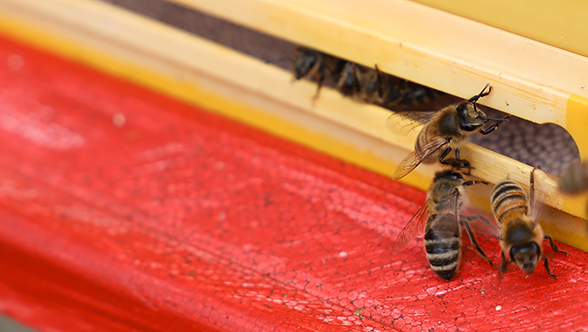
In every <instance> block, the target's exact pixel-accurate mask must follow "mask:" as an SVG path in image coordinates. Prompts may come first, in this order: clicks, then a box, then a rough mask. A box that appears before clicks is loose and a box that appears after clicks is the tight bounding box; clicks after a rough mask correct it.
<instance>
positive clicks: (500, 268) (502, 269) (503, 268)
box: [498, 251, 510, 274]
mask: <svg viewBox="0 0 588 332" xmlns="http://www.w3.org/2000/svg"><path fill="white" fill-rule="evenodd" d="M500 257H501V258H502V264H501V265H500V267H499V268H498V271H500V274H503V273H505V272H506V267H507V266H508V263H510V262H509V261H508V260H507V259H506V256H504V251H503V252H501V253H500Z"/></svg>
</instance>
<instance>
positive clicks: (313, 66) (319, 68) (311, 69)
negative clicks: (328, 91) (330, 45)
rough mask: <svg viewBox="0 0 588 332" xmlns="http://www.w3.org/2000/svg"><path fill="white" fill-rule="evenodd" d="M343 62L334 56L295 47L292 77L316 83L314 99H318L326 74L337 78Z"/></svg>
mask: <svg viewBox="0 0 588 332" xmlns="http://www.w3.org/2000/svg"><path fill="white" fill-rule="evenodd" d="M343 63H344V61H343V60H341V59H338V58H336V57H334V56H331V55H328V54H325V53H322V52H319V51H317V50H313V49H310V48H306V47H297V48H296V52H295V53H294V77H295V78H296V80H299V79H301V78H308V79H311V80H315V81H317V84H318V86H317V90H316V94H315V96H314V99H316V98H318V95H319V92H320V90H321V87H322V86H323V83H324V80H325V78H326V76H327V74H328V73H330V74H333V76H338V75H339V72H340V71H341V69H342V66H343Z"/></svg>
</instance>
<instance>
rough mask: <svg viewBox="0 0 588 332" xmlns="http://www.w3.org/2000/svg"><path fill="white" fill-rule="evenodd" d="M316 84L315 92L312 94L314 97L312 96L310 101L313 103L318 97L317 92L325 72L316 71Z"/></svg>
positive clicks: (321, 84) (319, 89) (319, 90)
mask: <svg viewBox="0 0 588 332" xmlns="http://www.w3.org/2000/svg"><path fill="white" fill-rule="evenodd" d="M316 77H317V79H316V80H317V86H316V93H315V94H314V97H312V103H313V104H314V103H315V102H316V100H317V99H318V97H319V94H320V92H321V88H322V87H323V81H324V80H325V73H324V72H322V71H321V72H319V73H317V76H316Z"/></svg>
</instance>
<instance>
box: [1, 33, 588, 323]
mask: <svg viewBox="0 0 588 332" xmlns="http://www.w3.org/2000/svg"><path fill="white" fill-rule="evenodd" d="M19 57H20V58H19ZM19 59H20V60H22V61H20V60H19ZM310 97H311V96H309V98H310ZM117 112H120V113H123V114H124V115H125V117H126V120H127V122H126V124H125V125H124V126H123V127H116V126H114V125H113V121H112V118H113V115H114V114H115V113H117ZM0 142H2V158H0V220H1V222H0V255H1V257H2V259H1V260H0V271H2V272H1V273H0V311H1V312H3V313H5V314H8V315H10V316H12V317H14V318H16V319H18V320H20V321H22V322H24V323H25V324H27V325H30V326H32V327H34V328H37V329H39V330H41V331H97V330H102V331H131V330H132V331H389V330H402V331H409V330H411V331H424V330H427V331H428V330H431V331H432V330H439V331H441V330H443V331H445V330H448V331H456V330H464V331H472V330H480V331H489V330H496V329H499V328H501V329H502V330H504V331H527V330H541V331H550V330H559V329H565V330H579V329H583V328H585V327H587V326H588V301H587V300H588V295H587V293H586V291H587V289H588V276H587V272H586V266H587V265H588V255H586V253H584V252H581V251H578V250H575V249H573V248H569V247H567V246H565V245H563V246H562V247H563V249H564V250H567V251H568V252H570V256H569V257H564V256H561V255H555V256H553V260H552V263H551V267H552V271H553V272H554V273H555V274H557V275H559V280H552V279H549V278H548V277H547V275H546V273H545V271H544V270H543V269H541V268H540V269H538V270H537V272H536V273H535V274H534V275H532V276H530V277H526V276H524V275H523V274H522V273H521V272H520V271H517V270H516V269H515V268H514V267H513V266H510V271H509V273H507V274H506V275H505V277H504V278H503V279H502V281H500V280H498V278H497V274H496V272H495V271H493V270H491V269H490V268H489V266H488V265H487V263H486V262H484V261H482V259H480V258H479V257H478V256H477V255H476V254H475V253H474V252H473V251H472V249H471V246H469V243H468V242H467V239H466V240H464V241H466V244H467V246H466V248H465V255H464V256H465V259H464V263H463V264H462V268H461V273H460V274H459V275H458V277H457V278H456V279H454V280H453V281H451V282H444V281H442V280H440V279H439V278H438V277H437V276H436V275H435V274H434V273H433V271H431V269H430V268H429V267H428V264H427V262H426V259H425V255H424V252H423V249H422V242H420V241H414V242H413V243H411V244H410V245H409V247H408V249H407V250H405V251H404V252H402V253H401V254H400V255H398V256H392V255H391V244H392V243H393V241H394V238H395V236H396V235H397V234H398V232H399V231H400V230H401V228H402V227H403V225H404V223H405V222H406V221H408V220H409V219H410V217H411V216H412V214H413V213H414V212H415V211H416V210H417V209H418V207H419V206H420V204H421V203H422V202H423V200H424V193H423V192H420V191H417V190H416V189H413V188H410V187H407V186H405V185H402V184H399V183H396V182H394V181H391V180H389V179H387V178H385V177H382V176H379V175H377V174H374V173H371V172H368V171H365V170H363V169H360V168H358V167H355V166H352V165H349V164H346V163H343V162H341V161H339V160H336V159H333V158H330V157H327V156H325V155H322V154H319V153H317V152H313V151H311V150H309V149H306V148H303V147H300V146H297V145H294V144H292V143H289V142H286V141H284V140H282V139H279V138H276V137H272V136H270V135H268V134H265V133H262V132H260V131H257V130H255V129H252V128H249V127H246V126H243V125H241V124H238V123H235V122H232V121H230V120H227V119H224V118H221V117H219V116H217V115H214V114H210V113H207V112H204V111H202V110H199V109H197V108H195V107H193V106H189V105H186V104H183V103H180V102H178V101H175V100H171V99H169V98H167V97H165V96H161V95H159V94H157V93H154V92H152V91H148V90H146V89H143V88H141V87H137V86H135V85H132V84H129V83H127V82H124V81H121V80H119V79H116V78H112V77H109V76H106V75H104V74H102V73H98V72H95V71H93V70H91V69H88V68H86V67H84V66H81V65H78V64H75V63H71V62H69V61H65V60H63V59H60V58H57V57H54V56H52V55H49V54H47V53H43V52H39V51H37V50H34V49H30V48H28V47H25V46H22V45H20V44H16V43H14V42H12V41H9V40H7V39H3V38H0ZM481 244H482V246H484V247H485V248H486V251H487V252H488V253H489V254H490V256H491V258H493V259H494V260H495V261H496V262H497V259H498V252H499V250H498V246H497V243H496V241H494V240H491V241H489V242H488V241H484V240H482V241H481Z"/></svg>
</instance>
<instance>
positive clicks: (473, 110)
mask: <svg viewBox="0 0 588 332" xmlns="http://www.w3.org/2000/svg"><path fill="white" fill-rule="evenodd" d="M456 110H457V116H458V117H459V126H460V128H461V129H463V130H465V131H474V130H476V129H478V128H480V127H481V126H483V125H484V124H485V123H486V122H487V121H488V116H487V115H486V113H484V112H482V111H481V110H479V109H478V108H477V107H476V103H475V102H470V101H462V102H461V103H459V104H457V109H456Z"/></svg>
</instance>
